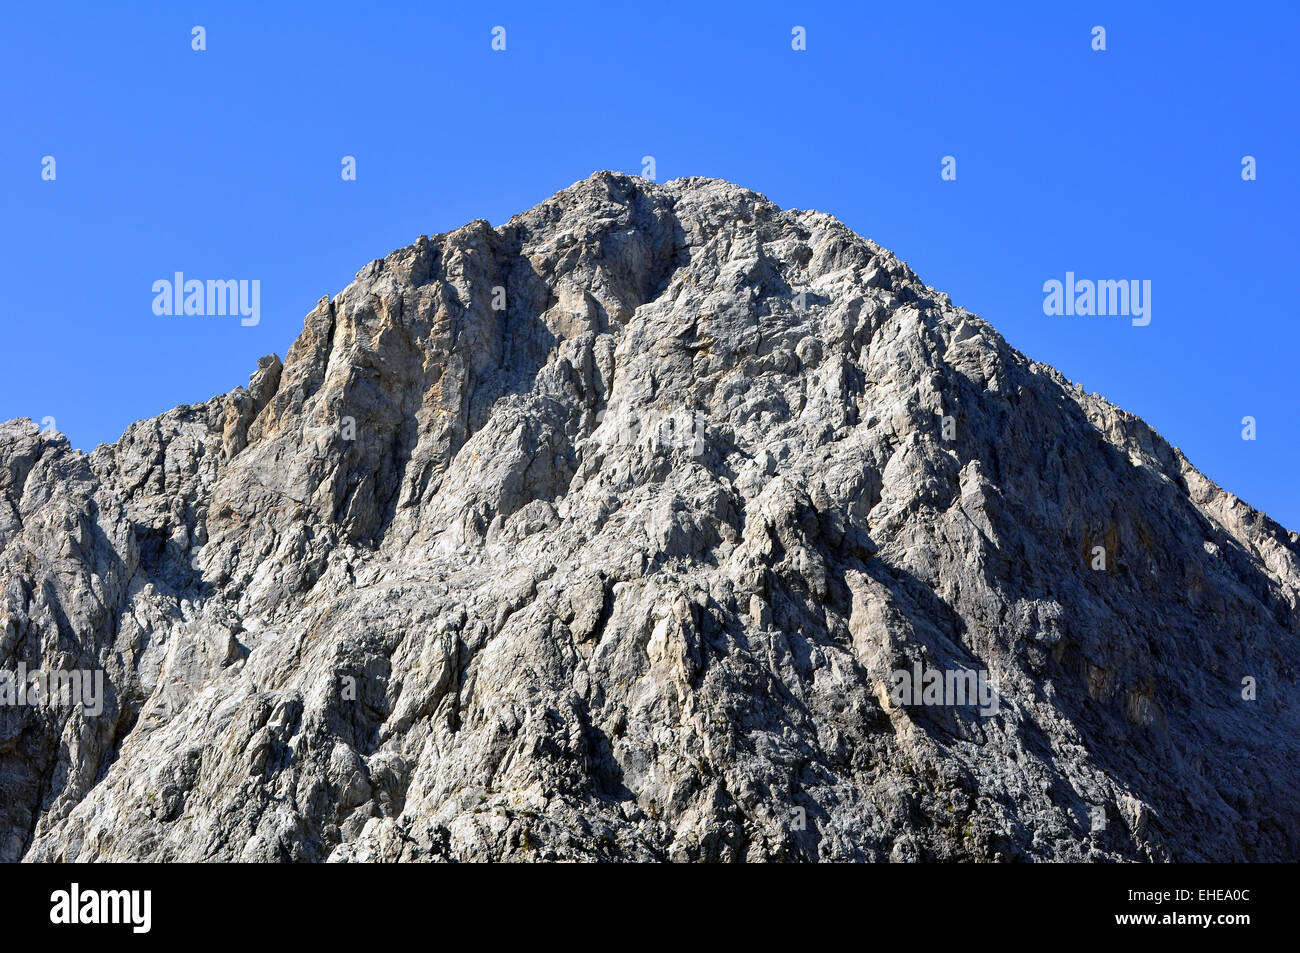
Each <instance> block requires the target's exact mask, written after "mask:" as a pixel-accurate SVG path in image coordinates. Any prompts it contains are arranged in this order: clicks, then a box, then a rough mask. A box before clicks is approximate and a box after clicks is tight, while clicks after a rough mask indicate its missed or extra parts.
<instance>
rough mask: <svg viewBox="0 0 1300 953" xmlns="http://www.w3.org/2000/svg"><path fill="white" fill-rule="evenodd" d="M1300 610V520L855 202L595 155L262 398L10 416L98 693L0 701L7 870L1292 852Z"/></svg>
mask: <svg viewBox="0 0 1300 953" xmlns="http://www.w3.org/2000/svg"><path fill="white" fill-rule="evenodd" d="M1098 547H1100V548H1101V549H1103V550H1104V557H1105V568H1104V569H1097V568H1094V566H1095V563H1096V553H1097V551H1098ZM1298 598H1300V539H1298V538H1297V536H1296V534H1295V533H1289V532H1287V531H1286V530H1284V529H1283V528H1282V527H1280V526H1278V525H1277V524H1276V523H1274V522H1272V521H1271V520H1269V519H1268V518H1267V517H1265V516H1264V515H1263V514H1261V513H1259V512H1256V511H1255V510H1252V509H1250V508H1249V507H1248V506H1247V505H1246V504H1244V503H1243V502H1241V501H1239V500H1237V499H1236V498H1235V497H1232V496H1230V495H1229V494H1226V493H1224V492H1223V491H1222V490H1220V489H1219V488H1218V487H1216V486H1215V485H1214V484H1213V483H1211V482H1210V481H1209V480H1207V479H1206V478H1205V477H1204V476H1202V475H1201V474H1199V473H1198V472H1197V471H1196V470H1195V469H1193V468H1192V466H1191V464H1190V463H1189V462H1188V461H1187V460H1186V459H1184V457H1183V456H1182V454H1181V453H1179V452H1178V450H1176V449H1175V448H1172V447H1170V446H1169V445H1168V444H1167V443H1166V442H1165V441H1164V440H1163V439H1162V438H1161V437H1160V436H1159V435H1158V434H1156V433H1154V432H1153V431H1152V430H1151V429H1150V428H1149V427H1148V426H1147V425H1146V424H1144V423H1143V422H1142V421H1140V420H1138V419H1136V418H1135V417H1132V416H1131V415H1129V414H1126V413H1124V412H1123V411H1121V410H1119V409H1117V408H1115V407H1112V406H1111V405H1110V404H1108V403H1106V402H1105V401H1104V400H1102V399H1100V398H1098V397H1095V396H1089V395H1086V394H1084V393H1082V392H1081V391H1080V390H1078V389H1076V388H1074V387H1072V386H1071V385H1070V384H1069V382H1068V381H1066V380H1065V379H1064V378H1062V376H1061V375H1060V374H1058V373H1057V372H1056V371H1054V370H1052V369H1051V368H1049V367H1045V366H1043V365H1041V364H1036V363H1034V362H1033V361H1030V360H1028V359H1027V358H1025V357H1024V356H1023V355H1021V354H1019V353H1018V352H1016V351H1015V350H1013V349H1012V348H1011V347H1009V346H1008V345H1007V344H1006V342H1005V341H1003V340H1002V338H1001V337H1000V336H999V335H998V334H997V333H996V332H995V331H994V330H993V329H992V328H991V327H990V326H989V325H988V324H986V323H985V322H984V321H982V320H980V319H979V318H977V317H975V316H974V315H972V314H969V313H968V312H966V311H963V310H962V309H960V308H957V307H954V306H953V305H952V304H951V303H950V301H949V299H948V298H947V296H946V295H943V294H940V293H938V292H936V291H934V290H933V289H931V288H929V287H926V286H925V285H924V284H922V283H921V281H920V280H919V279H918V278H917V276H916V275H914V274H913V273H912V271H911V270H909V269H908V268H907V266H906V265H904V264H903V263H902V262H901V261H899V260H898V259H897V258H895V257H894V256H893V255H892V254H890V253H889V252H888V251H885V250H884V249H882V248H880V247H878V246H877V245H875V244H874V243H873V242H871V241H869V240H866V239H863V238H861V237H859V236H857V235H855V234H854V233H852V232H851V231H850V230H849V229H847V228H846V227H844V226H843V225H842V224H840V223H839V222H837V221H836V220H835V219H834V218H832V217H830V216H829V215H825V214H822V213H818V212H801V211H790V210H782V209H779V208H777V207H776V206H774V205H773V204H772V203H770V202H768V201H767V200H766V199H765V198H764V197H763V196H761V195H758V194H756V193H754V192H750V191H747V190H745V189H742V188H738V187H736V186H733V185H730V184H728V183H726V182H722V181H718V180H712V179H679V180H676V181H674V182H670V183H667V184H664V185H656V184H654V183H651V182H647V181H644V180H641V179H637V178H632V177H628V176H623V175H617V174H611V173H599V174H596V175H594V176H592V177H591V178H590V179H587V180H585V181H583V182H580V183H578V184H576V185H574V186H572V187H571V188H569V189H566V190H564V191H563V192H560V193H559V194H557V195H556V196H554V197H552V198H551V199H549V200H547V201H546V202H544V203H542V204H541V205H539V206H538V207H536V208H534V209H533V210H531V211H529V212H527V213H525V214H523V215H519V216H516V217H515V218H513V219H512V220H511V221H510V222H509V223H507V224H506V225H503V226H501V227H500V228H492V227H491V226H490V225H488V223H486V222H482V221H477V222H472V223H470V224H469V225H467V226H465V227H464V228H461V229H458V230H457V231H454V232H451V233H448V234H445V235H438V236H434V237H432V238H421V239H420V240H419V241H417V242H416V243H415V244H413V245H411V246H410V247H407V248H403V249H400V250H398V251H396V252H393V253H392V254H391V255H389V256H388V257H386V258H384V259H380V260H376V261H374V262H372V263H371V264H369V265H367V266H366V267H365V268H364V269H362V271H361V272H360V273H359V274H358V275H357V277H356V280H355V281H353V282H352V284H350V285H348V287H347V288H345V289H344V290H343V291H342V292H341V293H339V294H338V295H336V296H335V297H333V298H322V299H321V300H320V301H319V302H318V303H317V305H316V307H315V309H314V310H313V311H312V312H311V313H310V314H309V315H308V316H307V319H306V323H305V326H304V328H303V332H302V334H301V336H300V337H299V338H298V340H297V342H296V343H295V344H294V345H293V347H292V348H291V349H290V351H289V353H288V356H287V357H286V359H285V361H284V363H283V366H281V364H280V361H279V360H278V359H277V358H275V357H269V358H263V359H262V361H261V362H259V367H258V370H257V372H256V373H255V374H254V375H253V378H252V381H251V382H250V386H249V387H248V388H247V389H244V388H238V389H236V390H234V391H232V392H231V393H229V394H226V395H223V396H220V397H216V398H213V399H212V400H210V401H208V402H206V403H203V404H198V405H195V406H186V407H179V408H177V409H175V410H173V411H170V412H169V413H166V414H164V415H162V416H161V417H158V418H155V419H153V420H147V421H142V422H140V423H137V424H134V425H132V426H131V427H130V428H129V429H128V430H127V432H126V433H125V434H124V435H123V436H122V438H121V439H120V440H119V441H118V442H117V443H116V444H113V445H111V446H101V447H100V448H98V449H97V450H95V451H94V452H93V453H91V454H83V453H80V452H78V451H75V450H73V449H71V448H70V447H69V445H68V444H67V442H66V440H64V439H63V438H62V437H61V436H58V435H56V434H42V433H39V432H38V431H37V428H36V427H35V425H33V424H32V423H30V422H28V421H21V420H18V421H11V422H9V423H7V424H4V425H0V631H2V633H3V635H2V638H3V665H4V667H5V668H6V669H9V670H16V668H17V666H18V665H19V664H20V663H22V664H25V666H26V667H27V669H28V670H29V671H37V670H51V669H62V670H71V669H93V670H102V671H103V673H104V684H105V694H106V698H105V700H104V706H103V711H102V712H101V713H99V714H89V713H86V712H83V711H81V710H79V709H67V708H48V707H36V706H26V707H22V706H0V792H2V795H3V796H0V857H3V859H6V860H16V859H27V860H39V861H52V860H78V861H87V860H151V861H165V860H252V861H288V860H310V861H325V860H330V861H362V860H553V859H584V860H585V859H629V860H630V859H636V860H641V859H645V860H685V861H694V860H752V861H767V860H792V859H807V860H869V861H883V860H929V859H937V860H1021V859H1035V860H1166V859H1177V860H1266V859H1273V860H1282V859H1294V858H1295V857H1296V856H1297V854H1300V794H1298V793H1297V792H1300V689H1298V688H1297V682H1296V679H1297V668H1298V667H1300V649H1298V648H1297V644H1298V643H1297V637H1298V636H1300V610H1298V608H1297V599H1298ZM920 669H925V670H941V671H945V672H951V671H965V672H972V673H973V672H979V673H982V674H986V675H987V677H988V679H989V684H990V685H991V686H992V690H994V691H995V692H996V695H995V696H994V697H995V702H996V704H995V705H993V706H986V707H985V708H980V707H976V706H974V705H971V704H943V705H932V704H917V703H915V700H914V702H913V703H912V704H900V703H897V702H896V698H895V696H894V695H893V694H891V691H892V688H893V686H894V679H895V675H894V673H895V672H899V671H915V670H920ZM1243 680H1251V681H1250V684H1253V685H1254V686H1256V694H1255V697H1254V698H1253V699H1250V698H1246V697H1243V694H1249V693H1248V692H1244V690H1243Z"/></svg>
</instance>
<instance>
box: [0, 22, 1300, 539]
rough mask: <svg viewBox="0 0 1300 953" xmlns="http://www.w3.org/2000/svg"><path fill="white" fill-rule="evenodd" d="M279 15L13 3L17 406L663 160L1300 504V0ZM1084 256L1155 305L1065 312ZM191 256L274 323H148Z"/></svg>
mask: <svg viewBox="0 0 1300 953" xmlns="http://www.w3.org/2000/svg"><path fill="white" fill-rule="evenodd" d="M268 6H272V4H267V3H261V2H259V3H239V4H220V3H211V4H187V3H175V4H172V3H157V4H153V5H148V4H131V5H125V6H119V5H116V4H103V3H94V4H91V3H76V4H58V3H50V4H35V3H27V4H21V5H19V4H13V5H10V6H9V7H8V8H7V10H6V23H5V28H4V30H3V34H2V35H0V77H2V78H3V89H4V95H3V97H2V100H0V131H2V133H3V134H2V135H0V181H2V182H3V187H2V189H0V202H2V203H3V204H2V205H0V214H2V215H3V218H2V219H0V220H2V221H3V223H4V229H3V233H2V234H0V262H3V277H4V289H5V295H4V304H3V317H2V318H0V320H2V321H3V338H2V339H0V340H2V341H3V344H2V345H0V369H2V371H3V373H2V374H0V419H8V418H11V417H17V416H29V417H32V418H34V419H36V420H40V419H41V418H43V417H46V416H52V417H54V418H55V420H56V422H57V426H58V429H59V430H61V431H62V432H64V433H65V434H67V435H68V437H69V439H71V441H72V442H73V444H74V446H78V447H82V448H84V449H90V448H93V447H94V446H95V445H96V444H98V443H102V442H111V441H114V440H116V439H117V437H118V436H119V435H120V433H121V432H122V430H123V429H124V428H125V427H126V426H127V424H129V423H130V422H131V421H133V420H136V419H138V418H143V417H149V416H153V415H155V414H158V413H161V412H163V411H165V410H167V409H168V408H170V407H172V406H174V405H176V404H181V403H193V402H198V401H201V400H205V399H207V398H209V397H211V396H213V395H215V394H218V393H222V392H224V391H227V390H229V389H231V388H233V387H235V386H237V385H239V384H245V383H247V378H248V375H249V373H251V372H252V370H253V369H254V366H255V362H256V359H257V358H258V357H259V356H260V355H262V354H266V353H269V352H272V351H274V352H276V353H278V354H280V355H281V356H283V355H284V353H285V351H286V350H287V349H288V346H289V344H290V343H291V342H292V341H293V339H294V338H295V337H296V336H297V334H298V331H299V330H300V328H301V324H302V318H303V315H304V314H306V312H307V311H309V310H310V309H311V308H312V306H313V305H314V304H315V302H316V300H317V299H318V298H319V297H320V296H321V295H325V294H334V293H335V292H337V291H339V290H340V289H341V288H343V287H344V286H345V285H346V284H348V282H349V281H351V279H352V277H353V275H354V274H355V272H356V271H357V270H358V269H360V268H361V267H362V266H363V265H364V264H366V263H367V262H368V261H370V260H371V259H373V258H377V257H381V256H383V255H385V254H387V253H388V252H389V251H391V250H393V249H395V248H398V247H401V246H403V245H406V244H409V243H411V242H412V241H414V239H415V238H416V237H417V236H419V235H421V234H433V233H437V232H441V231H446V230H449V229H452V228H455V227H457V226H459V225H462V224H464V223H465V222H467V221H470V220H471V219H475V218H486V219H488V220H489V221H491V222H492V223H493V224H500V223H501V222H503V221H505V220H506V219H507V218H509V216H510V215H511V214H513V213H515V212H519V211H523V210H524V209H527V208H529V207H531V206H532V205H535V204H536V203H537V202H539V201H541V200H542V199H544V198H546V197H547V196H549V195H550V194H552V193H553V192H555V191H557V190H558V189H561V188H564V187H565V186H568V185H570V184H572V183H573V182H575V181H577V180H578V179H581V178H584V177H586V176H587V175H589V174H590V173H591V172H593V171H595V170H597V169H619V170H623V171H627V172H632V173H639V172H640V171H641V157H642V156H643V155H647V154H651V155H654V156H655V158H656V161H657V166H658V168H657V171H658V178H659V180H660V181H665V180H667V179H671V178H676V177H678V176H683V175H709V176H720V177H723V178H727V179H730V180H732V181H735V182H737V183H739V184H741V185H744V186H747V187H749V188H752V189H755V190H756V191H759V192H763V193H765V194H767V195H768V196H769V197H770V198H771V199H772V200H774V201H775V202H777V203H779V204H781V205H784V206H790V207H796V208H816V209H820V210H823V211H827V212H830V213H832V214H834V215H836V216H838V217H839V218H840V219H842V220H843V221H844V222H846V223H847V224H848V225H849V226H851V227H852V228H853V229H855V230H856V231H858V232H860V233H861V234H863V235H866V236H868V237H870V238H873V239H875V240H876V241H878V242H880V243H881V244H882V245H884V246H886V247H888V248H890V249H892V250H893V251H895V252H896V253H897V254H898V255H899V257H901V258H903V259H904V260H905V261H907V262H908V263H909V264H910V265H911V266H912V267H913V268H914V269H916V271H917V272H918V273H919V274H920V275H921V277H922V278H923V279H924V280H925V281H926V282H927V283H928V284H931V285H934V286H935V287H937V288H939V289H941V290H944V291H947V292H948V293H949V294H951V295H952V298H953V300H954V302H955V303H957V304H959V305H962V306H964V307H966V308H968V309H970V310H971V311H974V312H976V313H978V314H980V315H982V316H983V317H984V318H986V319H988V320H989V321H990V322H991V323H992V324H993V325H994V326H995V327H997V328H998V329H999V330H1000V331H1001V332H1002V333H1003V334H1004V335H1005V336H1006V337H1007V339H1008V340H1009V341H1010V342H1011V343H1012V344H1013V345H1014V346H1016V347H1017V348H1019V349H1020V350H1021V351H1023V352H1025V353H1026V354H1028V355H1029V356H1030V357H1033V358H1035V359H1037V360H1041V361H1046V362H1048V363H1050V364H1053V365H1055V366H1056V367H1058V368H1059V369H1060V370H1061V371H1062V372H1063V373H1064V374H1065V375H1066V376H1067V377H1069V378H1070V379H1072V380H1078V381H1080V382H1082V383H1083V385H1084V386H1085V387H1086V388H1087V389H1088V390H1089V391H1097V392H1099V393H1101V394H1103V395H1104V396H1105V397H1107V398H1109V399H1110V400H1112V401H1114V402H1115V403H1117V404H1119V405H1120V406H1121V407H1124V408H1125V409H1127V410H1130V411H1132V412H1134V413H1136V414H1139V415H1141V416H1142V417H1144V418H1146V420H1148V421H1149V422H1150V423H1151V424H1153V425H1154V426H1155V427H1156V428H1157V429H1158V430H1160V431H1161V432H1162V433H1163V434H1164V435H1165V436H1166V437H1167V438H1168V439H1169V440H1170V442H1171V443H1173V444H1175V445H1177V446H1180V447H1182V448H1183V450H1184V452H1185V453H1187V455H1188V456H1189V457H1190V458H1191V460H1192V462H1193V463H1194V464H1196V465H1197V466H1198V467H1199V468H1200V469H1202V470H1203V471H1204V472H1206V473H1207V474H1208V475H1209V476H1210V477H1211V478H1213V479H1214V480H1216V481H1218V482H1219V483H1220V484H1222V485H1223V486H1225V487H1226V488H1227V489H1229V490H1231V491H1232V492H1234V493H1236V494H1238V495H1239V496H1241V497H1242V498H1243V499H1245V500H1246V501H1247V502H1249V503H1251V504H1252V505H1254V506H1256V507H1258V508H1260V509H1263V510H1264V511H1266V512H1267V513H1268V514H1269V515H1271V516H1273V517H1274V518H1275V519H1278V520H1279V521H1280V522H1282V523H1283V524H1284V525H1287V526H1289V527H1291V528H1300V500H1298V499H1297V496H1296V492H1295V489H1296V485H1297V481H1296V474H1297V473H1300V421H1298V420H1297V400H1296V398H1297V392H1298V390H1300V387H1298V384H1297V380H1298V378H1300V376H1298V375H1297V372H1296V368H1297V356H1298V355H1300V330H1297V323H1296V307H1295V302H1294V300H1293V299H1291V298H1290V297H1288V294H1289V293H1288V292H1287V290H1286V289H1288V288H1294V287H1296V286H1297V282H1296V277H1297V274H1296V270H1297V266H1296V263H1297V251H1300V239H1297V237H1296V223H1297V222H1298V221H1300V178H1298V176H1297V169H1296V162H1297V156H1300V136H1298V135H1297V117H1298V116H1300V108H1298V106H1300V103H1298V102H1297V100H1298V99H1300V70H1298V68H1297V58H1298V57H1300V53H1298V52H1297V49H1296V44H1297V38H1298V37H1300V13H1298V12H1297V9H1298V7H1300V5H1297V4H1295V3H1291V2H1281V0H1275V2H1263V3H1255V4H1249V5H1247V4H1231V5H1230V4H1222V3H1215V4H1209V3H1153V4H1134V3H1127V2H1123V3H1103V2H1098V3H1071V2H1060V3H1057V2H1050V3H1049V2H1041V0H1034V2H1021V3H997V4H987V3H969V4H961V5H958V4H955V3H945V4H914V3H907V4H877V3H855V4H852V5H851V8H850V9H845V10H841V9H837V7H836V6H834V5H830V4H818V3H804V2H798V3H795V2H790V3H779V4H776V3H757V4H735V5H727V7H726V8H725V9H715V8H713V7H712V5H709V4H705V3H699V2H694V3H688V4H673V3H653V4H628V5H626V7H625V8H624V6H623V5H614V4H609V3H591V4H585V3H584V4H570V5H568V6H567V9H566V10H565V11H564V12H560V11H558V10H550V9H547V8H548V7H550V6H552V5H550V4H537V3H520V4H503V3H493V4H486V3H485V4H464V5H460V6H459V8H458V9H446V8H447V7H449V5H447V4H440V3H413V2H412V3H407V2H390V3H382V4H381V3H363V2H355V0H354V2H348V3H322V4H306V3H304V4H300V5H297V4H296V5H294V8H293V9H288V8H287V5H283V6H282V5H280V4H274V6H276V7H277V8H279V9H276V10H268V9H266V7H268ZM195 25H202V26H203V27H205V29H206V31H207V37H206V41H207V50H206V51H204V52H195V51H193V50H192V49H191V28H192V27H193V26H195ZM497 25H501V26H504V27H505V28H506V31H507V33H506V45H507V48H506V51H505V52H494V51H493V50H492V49H491V48H490V42H491V30H492V28H493V27H494V26H497ZM795 25H800V26H804V27H805V28H806V29H807V46H808V48H807V50H806V51H804V52H795V51H793V50H791V44H790V40H791V29H792V27H794V26H795ZM1096 25H1101V26H1104V27H1105V28H1106V31H1107V36H1106V45H1107V49H1106V51H1105V52H1094V51H1093V50H1092V49H1091V30H1092V28H1093V27H1094V26H1096ZM46 155H52V156H54V157H55V161H56V163H57V165H56V172H57V178H56V179H55V181H53V182H48V181H43V180H42V178H41V162H42V157H43V156H46ZM344 155H353V156H355V157H356V159H357V180H356V181H354V182H345V181H343V180H342V178H341V176H340V169H341V165H340V160H341V158H342V157H343V156H344ZM945 155H952V156H955V157H956V159H957V179H956V181H951V182H945V181H942V180H941V178H940V162H941V158H942V157H943V156H945ZM1245 155H1253V156H1255V157H1256V160H1257V163H1258V179H1257V180H1256V181H1254V182H1244V181H1243V180H1242V178H1241V159H1242V156H1245ZM1067 270H1070V271H1074V272H1075V273H1076V274H1077V275H1079V276H1080V277H1091V278H1139V279H1150V280H1151V282H1152V322H1151V324H1150V325H1149V326H1147V327H1144V328H1135V327H1132V326H1131V325H1130V323H1129V322H1128V321H1127V320H1126V319H1123V318H1098V317H1092V318H1083V317H1048V316H1045V315H1044V314H1043V307H1042V303H1043V297H1044V295H1043V291H1042V286H1043V282H1044V281H1046V280H1048V279H1050V278H1058V279H1059V278H1063V277H1064V273H1065V272H1066V271H1067ZM175 271H183V272H184V273H185V274H186V275H187V276H190V277H198V278H247V279H253V278H256V279H259V280H260V281H261V288H262V292H261V323H260V324H259V325H257V326H256V327H242V326H241V325H240V323H239V321H238V319H231V318H216V317H213V318H176V317H158V316H156V315H155V314H154V313H153V311H152V302H153V293H152V290H151V287H152V284H153V282H154V281H155V280H157V279H159V278H170V277H171V275H172V274H173V272H175ZM1246 415H1252V416H1254V417H1256V418H1257V420H1258V439H1257V440H1256V441H1254V442H1248V441H1244V440H1242V439H1241V418H1242V417H1243V416H1246Z"/></svg>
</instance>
